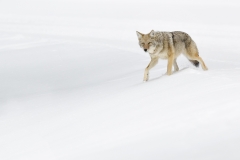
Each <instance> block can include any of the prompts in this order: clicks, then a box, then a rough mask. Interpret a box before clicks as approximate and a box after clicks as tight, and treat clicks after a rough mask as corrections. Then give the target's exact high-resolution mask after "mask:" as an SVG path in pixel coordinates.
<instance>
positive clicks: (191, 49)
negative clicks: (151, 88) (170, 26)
mask: <svg viewBox="0 0 240 160" xmlns="http://www.w3.org/2000/svg"><path fill="white" fill-rule="evenodd" d="M137 36H138V40H139V45H140V47H141V48H142V49H143V50H144V51H145V52H148V53H149V55H150V57H151V61H150V63H149V65H148V66H147V68H146V69H145V72H144V78H143V80H144V81H147V80H148V75H149V70H150V69H151V68H152V67H154V66H155V65H156V64H157V63H158V59H159V58H161V59H167V60H168V65H167V75H171V74H172V66H174V71H178V70H179V68H178V65H177V62H176V59H177V57H178V56H179V55H180V54H183V55H184V56H185V57H187V59H188V60H189V61H190V62H191V63H192V64H193V65H194V66H196V67H198V65H199V63H200V64H201V66H202V69H203V70H208V68H207V66H206V65H205V63H204V62H203V60H202V58H201V57H200V56H199V53H198V49H197V45H196V43H195V42H194V41H193V40H192V38H191V37H190V36H189V35H188V34H187V33H184V32H181V31H175V32H158V31H154V30H152V31H151V32H150V33H148V34H142V33H140V32H138V31H137Z"/></svg>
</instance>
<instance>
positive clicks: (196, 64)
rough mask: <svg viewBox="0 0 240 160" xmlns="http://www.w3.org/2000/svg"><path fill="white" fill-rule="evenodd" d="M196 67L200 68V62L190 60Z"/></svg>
mask: <svg viewBox="0 0 240 160" xmlns="http://www.w3.org/2000/svg"><path fill="white" fill-rule="evenodd" d="M189 61H190V62H191V63H192V64H193V65H194V66H195V67H198V66H199V62H198V61H197V60H189Z"/></svg>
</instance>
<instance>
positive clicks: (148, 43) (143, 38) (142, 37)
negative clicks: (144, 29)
mask: <svg viewBox="0 0 240 160" xmlns="http://www.w3.org/2000/svg"><path fill="white" fill-rule="evenodd" d="M137 36H138V40H139V45H140V47H141V48H143V50H144V51H145V52H147V51H148V50H149V49H151V48H155V47H156V42H155V39H154V37H155V32H154V30H152V31H151V32H150V33H148V34H142V33H140V32H138V31H137Z"/></svg>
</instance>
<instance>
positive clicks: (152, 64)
mask: <svg viewBox="0 0 240 160" xmlns="http://www.w3.org/2000/svg"><path fill="white" fill-rule="evenodd" d="M157 63H158V58H151V61H150V63H149V64H148V66H147V68H146V69H145V72H144V78H143V81H148V77H149V76H148V75H149V70H150V69H151V68H153V67H154V66H155V65H156V64H157Z"/></svg>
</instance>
